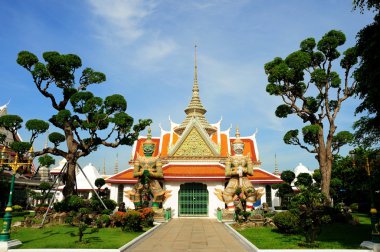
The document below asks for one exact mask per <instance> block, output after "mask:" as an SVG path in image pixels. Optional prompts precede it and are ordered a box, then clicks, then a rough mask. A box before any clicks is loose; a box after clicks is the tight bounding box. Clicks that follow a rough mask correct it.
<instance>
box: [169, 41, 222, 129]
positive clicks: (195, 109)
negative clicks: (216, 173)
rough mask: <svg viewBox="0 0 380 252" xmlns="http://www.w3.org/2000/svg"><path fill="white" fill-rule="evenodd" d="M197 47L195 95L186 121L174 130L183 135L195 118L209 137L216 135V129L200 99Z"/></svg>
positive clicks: (187, 111) (192, 97)
mask: <svg viewBox="0 0 380 252" xmlns="http://www.w3.org/2000/svg"><path fill="white" fill-rule="evenodd" d="M196 49H197V46H195V61H194V62H195V63H194V83H193V90H192V91H193V93H192V96H191V100H190V103H189V105H188V106H187V108H186V109H185V113H186V118H185V120H184V121H183V122H182V123H181V124H180V125H179V126H178V127H177V128H175V129H174V131H175V132H176V133H177V134H178V135H182V133H183V131H184V130H185V129H186V126H187V125H188V124H189V122H190V120H191V118H193V117H195V118H197V119H198V120H199V122H200V123H201V124H202V126H203V128H204V129H205V130H206V131H207V133H208V134H209V135H212V134H213V133H215V131H216V130H215V128H214V127H212V126H211V125H210V123H209V122H208V121H207V119H206V117H205V114H206V112H207V110H206V109H205V108H204V107H203V105H202V102H201V99H200V97H199V86H198V68H197V51H196Z"/></svg>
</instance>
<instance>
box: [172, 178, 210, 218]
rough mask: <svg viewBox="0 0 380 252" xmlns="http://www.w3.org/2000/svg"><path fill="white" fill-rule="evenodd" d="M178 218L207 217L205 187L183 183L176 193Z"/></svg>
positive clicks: (199, 184)
mask: <svg viewBox="0 0 380 252" xmlns="http://www.w3.org/2000/svg"><path fill="white" fill-rule="evenodd" d="M178 199H179V201H178V216H179V217H185V216H208V191H207V185H205V184H201V183H185V184H182V185H181V186H180V189H179V192H178Z"/></svg>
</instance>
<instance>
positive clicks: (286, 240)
mask: <svg viewBox="0 0 380 252" xmlns="http://www.w3.org/2000/svg"><path fill="white" fill-rule="evenodd" d="M354 216H355V217H357V218H359V221H360V224H358V225H350V224H341V223H335V224H332V225H328V226H324V227H323V228H322V232H321V234H320V235H319V236H318V238H317V240H318V242H319V248H321V249H358V248H359V245H360V243H362V242H363V241H365V240H367V241H369V240H371V225H370V219H369V217H368V216H367V215H366V214H355V215H354ZM237 231H238V232H239V233H240V234H241V235H243V236H244V237H245V238H247V239H248V240H249V241H250V242H252V243H253V244H254V245H255V246H256V247H258V248H259V249H301V248H304V247H300V246H298V244H299V243H300V242H302V241H304V237H303V236H302V235H284V234H280V233H278V232H276V229H272V228H269V227H260V228H247V229H245V230H237Z"/></svg>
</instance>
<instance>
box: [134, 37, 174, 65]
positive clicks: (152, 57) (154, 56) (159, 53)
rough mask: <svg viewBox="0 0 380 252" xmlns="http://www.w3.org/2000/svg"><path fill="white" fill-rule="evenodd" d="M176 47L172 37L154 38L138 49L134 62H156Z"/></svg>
mask: <svg viewBox="0 0 380 252" xmlns="http://www.w3.org/2000/svg"><path fill="white" fill-rule="evenodd" d="M177 47H178V46H177V44H176V42H175V41H174V40H172V39H161V40H155V41H153V42H150V43H148V44H145V45H143V46H141V48H139V49H138V51H137V53H136V60H135V63H136V64H137V65H144V66H146V65H151V64H157V61H160V60H162V59H164V58H166V57H168V56H169V55H170V54H171V53H172V52H173V51H174V50H176V49H177Z"/></svg>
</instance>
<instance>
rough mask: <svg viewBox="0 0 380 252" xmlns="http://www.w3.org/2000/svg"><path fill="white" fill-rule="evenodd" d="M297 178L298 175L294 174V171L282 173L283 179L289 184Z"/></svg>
mask: <svg viewBox="0 0 380 252" xmlns="http://www.w3.org/2000/svg"><path fill="white" fill-rule="evenodd" d="M295 178H296V175H295V174H294V172H293V171H290V170H286V171H283V172H282V173H281V179H282V180H283V181H285V182H286V183H288V184H290V183H292V182H293V180H294V179H295Z"/></svg>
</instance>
